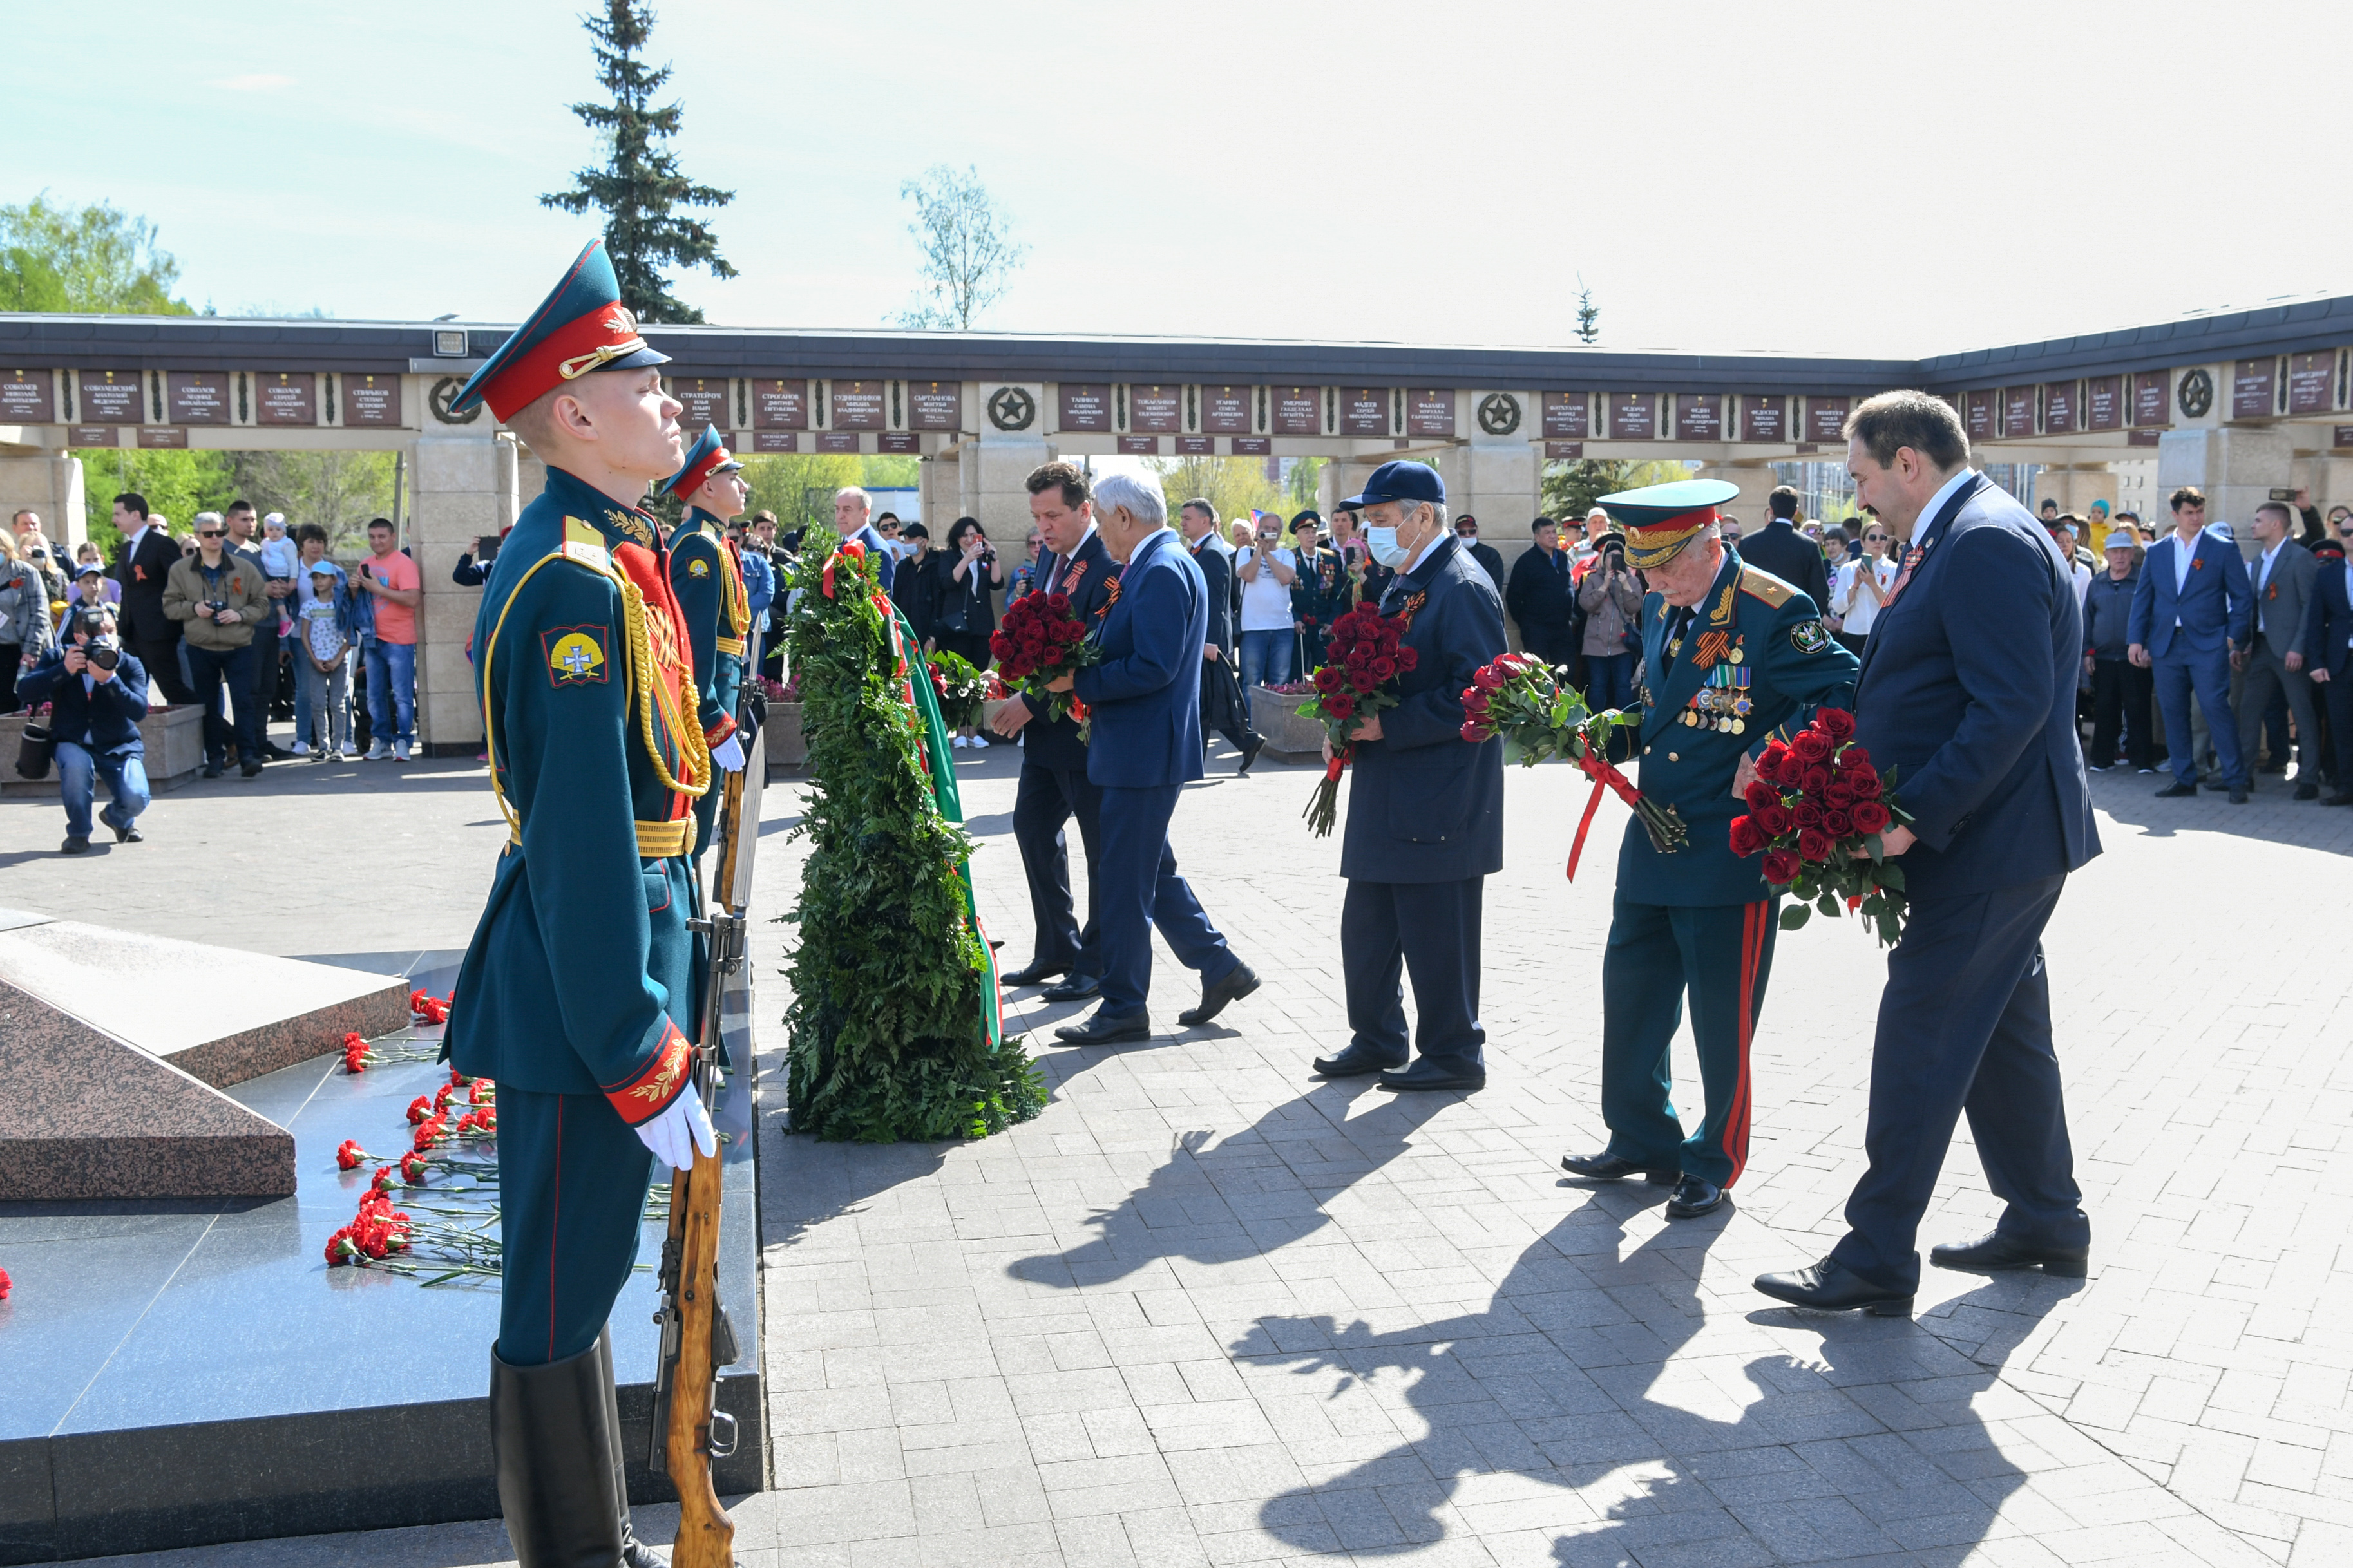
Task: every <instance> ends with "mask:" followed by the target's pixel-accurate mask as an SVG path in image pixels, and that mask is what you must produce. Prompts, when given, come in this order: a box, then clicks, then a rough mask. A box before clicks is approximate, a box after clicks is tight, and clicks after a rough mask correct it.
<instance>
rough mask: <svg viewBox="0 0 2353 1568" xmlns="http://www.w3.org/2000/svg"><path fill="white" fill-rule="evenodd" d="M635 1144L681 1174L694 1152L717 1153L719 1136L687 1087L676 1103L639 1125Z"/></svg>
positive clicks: (688, 1086) (690, 1086)
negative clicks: (649, 1151) (648, 1150)
mask: <svg viewBox="0 0 2353 1568" xmlns="http://www.w3.org/2000/svg"><path fill="white" fill-rule="evenodd" d="M634 1131H636V1132H637V1135H638V1141H639V1142H642V1143H644V1144H645V1146H646V1147H647V1148H649V1149H650V1150H652V1151H653V1152H654V1158H655V1159H657V1160H659V1161H660V1162H661V1163H663V1164H665V1165H668V1166H669V1167H670V1169H671V1170H673V1171H683V1170H685V1169H687V1168H688V1167H689V1166H691V1165H692V1164H693V1163H694V1152H695V1150H697V1149H700V1150H702V1152H704V1153H705V1154H716V1153H718V1152H719V1138H718V1135H717V1134H716V1133H714V1132H712V1131H711V1117H710V1115H709V1114H708V1113H707V1112H705V1111H704V1110H703V1109H702V1096H701V1095H699V1094H697V1093H695V1092H694V1085H692V1084H688V1085H687V1086H686V1088H685V1089H684V1090H682V1091H681V1093H680V1095H679V1097H678V1098H677V1099H676V1100H671V1101H670V1104H669V1105H668V1106H667V1107H665V1108H664V1109H663V1110H662V1113H661V1114H660V1115H659V1116H657V1117H655V1118H654V1119H653V1120H652V1121H641V1122H639V1123H638V1125H637V1127H636V1128H635V1130H634Z"/></svg>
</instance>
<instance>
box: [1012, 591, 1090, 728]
mask: <svg viewBox="0 0 2353 1568" xmlns="http://www.w3.org/2000/svg"><path fill="white" fill-rule="evenodd" d="M988 651H989V652H990V653H992V654H994V655H995V656H996V658H997V673H998V675H1000V676H1001V677H1003V678H1004V680H1005V682H1006V684H1007V685H1008V686H1014V687H1018V688H1019V689H1021V690H1023V691H1026V692H1028V693H1029V695H1030V696H1032V697H1039V698H1043V699H1044V700H1046V703H1047V716H1048V717H1049V718H1054V719H1060V718H1061V717H1063V716H1064V715H1065V714H1067V713H1069V712H1070V710H1071V703H1072V702H1073V701H1074V700H1075V699H1074V698H1073V697H1072V695H1071V693H1070V692H1067V691H1048V690H1047V689H1046V688H1047V687H1048V686H1050V685H1051V684H1052V683H1053V682H1055V681H1057V680H1059V679H1061V678H1062V677H1063V676H1065V675H1069V674H1071V672H1072V671H1074V670H1078V669H1082V668H1085V667H1086V666H1088V665H1091V664H1095V663H1098V662H1100V660H1101V658H1102V657H1103V656H1102V655H1101V654H1100V653H1098V652H1097V651H1096V649H1095V645H1094V644H1093V643H1092V642H1089V641H1088V640H1087V628H1086V623H1084V622H1083V621H1081V620H1080V619H1079V618H1078V617H1077V616H1073V615H1072V614H1071V596H1070V595H1068V594H1024V595H1021V597H1019V598H1018V599H1016V600H1014V601H1013V602H1012V603H1011V604H1009V605H1006V606H1005V619H1004V620H1003V621H1002V622H1001V623H999V624H998V626H997V629H996V630H995V631H993V632H991V633H989V635H988Z"/></svg>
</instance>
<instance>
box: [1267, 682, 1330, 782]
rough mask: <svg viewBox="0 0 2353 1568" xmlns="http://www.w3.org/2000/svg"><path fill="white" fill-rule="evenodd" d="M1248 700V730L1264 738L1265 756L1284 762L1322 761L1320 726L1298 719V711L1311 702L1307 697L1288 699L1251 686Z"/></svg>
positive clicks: (1278, 692) (1280, 693)
mask: <svg viewBox="0 0 2353 1568" xmlns="http://www.w3.org/2000/svg"><path fill="white" fill-rule="evenodd" d="M1309 700H1310V699H1309V698H1308V697H1307V696H1305V695H1301V696H1297V697H1288V696H1285V695H1284V694H1282V692H1280V691H1269V690H1268V689H1266V688H1265V687H1263V686H1253V687H1251V688H1250V728H1252V729H1253V730H1256V731H1258V732H1259V733H1260V734H1261V735H1264V736H1265V737H1266V754H1267V755H1269V756H1271V757H1277V758H1280V759H1282V761H1283V762H1286V763H1321V762H1323V760H1324V726H1323V724H1322V723H1321V722H1320V721H1316V720H1314V719H1303V718H1301V717H1300V716H1299V710H1300V709H1301V708H1303V706H1305V705H1306V704H1307V702H1308V701H1309Z"/></svg>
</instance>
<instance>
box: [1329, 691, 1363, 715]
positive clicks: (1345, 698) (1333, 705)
mask: <svg viewBox="0 0 2353 1568" xmlns="http://www.w3.org/2000/svg"><path fill="white" fill-rule="evenodd" d="M1355 713H1356V699H1355V698H1353V697H1351V696H1349V695H1348V694H1347V693H1346V692H1345V691H1342V692H1337V693H1335V694H1334V695H1332V696H1330V697H1326V698H1325V699H1324V717H1325V718H1326V719H1347V718H1349V717H1351V716H1353V715H1354V714H1355Z"/></svg>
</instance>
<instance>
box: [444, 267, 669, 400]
mask: <svg viewBox="0 0 2353 1568" xmlns="http://www.w3.org/2000/svg"><path fill="white" fill-rule="evenodd" d="M668 363H670V355H668V354H666V353H656V352H655V351H654V350H652V349H650V348H649V347H647V346H646V340H645V339H644V338H642V337H640V336H638V321H637V318H636V317H635V316H633V315H631V314H630V313H629V310H628V307H627V306H625V305H623V304H622V303H621V284H620V280H619V279H617V278H616V277H615V276H614V275H613V258H611V257H609V256H607V255H606V254H605V241H604V240H603V239H602V238H601V237H599V238H596V239H592V240H590V241H589V242H588V247H587V248H586V250H583V251H582V252H581V253H580V255H579V258H577V259H576V260H575V261H574V262H573V263H572V266H571V268H569V269H568V270H566V271H565V274H564V279H563V281H562V282H560V283H558V284H556V286H555V288H554V290H553V291H552V292H550V293H549V295H548V296H547V298H546V299H544V300H541V301H540V302H539V309H538V310H533V312H532V313H531V316H530V318H529V319H528V320H527V321H524V322H523V324H522V326H520V327H517V328H516V329H515V330H514V334H513V336H512V337H510V338H508V339H507V341H506V342H502V343H501V344H500V345H499V350H498V353H494V354H492V355H491V357H490V358H489V359H487V360H485V361H483V362H482V368H481V369H480V370H478V371H476V372H475V373H474V374H473V376H472V378H471V379H470V380H469V381H468V382H467V383H466V384H465V385H464V386H463V387H462V388H460V389H459V393H458V395H457V396H456V397H454V398H452V399H451V400H450V403H449V409H450V412H451V413H453V414H462V413H464V412H465V411H466V410H467V409H469V408H471V407H473V406H474V405H476V404H478V403H488V404H489V405H491V413H492V414H494V415H496V416H498V419H499V421H500V423H501V424H504V423H505V422H506V421H507V420H509V419H511V418H512V417H513V416H515V415H516V414H518V413H520V412H522V410H523V409H525V408H528V407H529V406H531V405H532V404H533V403H534V402H536V401H538V399H539V398H540V397H542V396H543V395H546V394H547V393H550V392H553V391H554V390H555V389H556V388H557V387H559V386H562V385H564V384H565V383H566V382H570V381H575V380H577V379H579V378H580V377H581V376H584V375H586V374H588V373H589V372H591V371H598V370H636V369H638V368H639V367H640V366H643V365H649V364H668Z"/></svg>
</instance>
